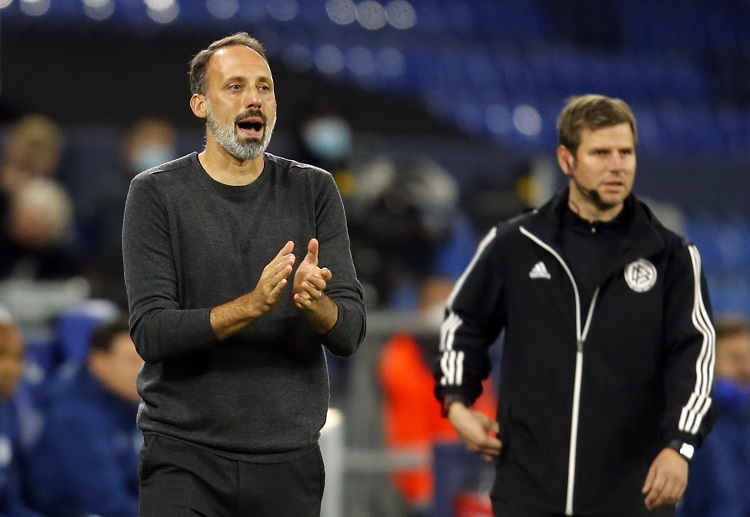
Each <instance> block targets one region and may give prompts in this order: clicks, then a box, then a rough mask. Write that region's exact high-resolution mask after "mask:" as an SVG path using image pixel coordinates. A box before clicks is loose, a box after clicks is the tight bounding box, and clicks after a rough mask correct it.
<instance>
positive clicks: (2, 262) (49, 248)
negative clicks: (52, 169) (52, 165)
mask: <svg viewBox="0 0 750 517" xmlns="http://www.w3.org/2000/svg"><path fill="white" fill-rule="evenodd" d="M73 219H74V207H73V202H72V201H71V199H70V196H69V195H68V194H67V192H66V191H65V189H63V188H62V187H61V186H60V185H59V184H58V183H57V182H55V181H53V180H52V179H50V178H47V177H36V178H33V179H31V180H29V181H26V182H24V183H23V184H22V185H21V186H19V187H18V188H17V190H16V191H14V193H13V195H12V197H11V198H10V204H9V206H8V213H7V217H6V219H5V221H4V222H5V225H4V227H3V228H0V279H2V280H7V279H24V280H62V279H69V278H72V277H75V276H77V275H79V274H80V273H81V266H80V263H79V260H78V257H77V254H76V252H75V250H74V247H73V245H72V233H73V224H74V223H73Z"/></svg>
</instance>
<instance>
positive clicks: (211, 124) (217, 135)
mask: <svg viewBox="0 0 750 517" xmlns="http://www.w3.org/2000/svg"><path fill="white" fill-rule="evenodd" d="M274 126H275V121H274V123H273V124H271V125H270V126H269V125H266V126H265V127H264V128H263V138H262V140H260V141H258V140H255V139H253V140H247V141H242V140H240V139H239V137H238V136H237V131H236V129H235V126H234V125H231V126H229V125H226V124H222V123H221V122H219V120H218V119H217V118H216V117H215V116H214V113H213V111H212V110H211V105H210V104H208V105H207V107H206V127H207V129H208V132H209V133H211V136H212V137H213V138H214V140H216V143H217V144H219V145H220V146H221V147H223V148H224V149H225V150H226V151H227V152H228V153H229V154H231V155H232V156H234V157H235V158H237V159H238V160H240V161H247V160H254V159H256V158H258V157H259V156H262V155H263V153H264V152H265V150H266V149H267V148H268V144H269V143H270V142H271V135H273V128H274Z"/></svg>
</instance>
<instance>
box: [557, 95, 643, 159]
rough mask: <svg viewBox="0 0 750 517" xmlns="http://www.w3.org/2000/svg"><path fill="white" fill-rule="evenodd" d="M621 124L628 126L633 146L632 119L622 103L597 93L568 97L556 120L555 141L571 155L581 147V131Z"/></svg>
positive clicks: (634, 132)
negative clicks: (556, 135)
mask: <svg viewBox="0 0 750 517" xmlns="http://www.w3.org/2000/svg"><path fill="white" fill-rule="evenodd" d="M622 123H628V124H630V128H631V129H632V130H633V143H634V144H637V143H638V128H637V126H636V123H635V116H634V115H633V112H632V111H631V109H630V106H628V105H627V104H626V103H625V101H623V100H622V99H616V98H612V97H607V96H605V95H597V94H586V95H580V96H577V97H570V98H569V99H568V100H567V102H566V104H565V107H564V108H563V110H562V112H561V113H560V116H559V117H558V118H557V134H558V139H559V140H558V142H559V144H560V145H562V146H564V147H565V148H567V149H568V150H569V151H571V152H572V153H573V154H575V152H576V151H577V150H578V146H579V145H581V132H582V131H583V130H584V129H590V130H592V131H593V130H596V129H601V128H603V127H610V126H616V125H618V124H622Z"/></svg>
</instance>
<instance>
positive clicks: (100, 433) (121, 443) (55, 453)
mask: <svg viewBox="0 0 750 517" xmlns="http://www.w3.org/2000/svg"><path fill="white" fill-rule="evenodd" d="M142 364H143V360H142V359H141V358H140V356H139V355H138V353H137V352H136V350H135V346H134V345H133V341H132V340H131V339H130V335H129V325H128V320H127V317H126V316H122V317H117V318H115V319H113V320H108V321H105V322H104V323H102V324H101V325H99V326H98V327H97V328H96V329H95V330H94V332H93V334H92V336H91V343H90V348H89V350H88V353H87V355H86V360H85V364H83V365H82V366H81V367H80V368H79V369H78V370H76V371H75V372H73V373H72V374H68V375H61V376H60V378H59V379H57V380H56V381H55V382H54V384H52V385H51V386H50V388H49V392H48V393H47V394H46V397H45V398H44V399H43V400H42V401H41V403H40V409H41V411H42V414H43V419H44V424H43V427H42V430H41V434H40V435H39V436H38V437H37V439H36V440H35V441H34V443H33V445H32V446H31V449H30V451H29V453H28V467H29V468H28V470H27V473H26V486H27V490H28V492H29V494H30V499H31V501H32V504H33V506H34V508H35V509H38V510H39V511H41V512H43V513H45V514H47V515H54V516H56V517H80V516H81V515H99V516H100V517H135V516H137V515H138V461H139V458H138V451H139V450H140V447H141V444H142V436H141V433H140V431H139V430H138V428H137V427H136V424H135V418H136V412H137V409H138V402H139V401H140V397H139V396H138V392H137V390H136V385H135V382H136V376H137V374H138V370H139V369H140V368H141V365H142Z"/></svg>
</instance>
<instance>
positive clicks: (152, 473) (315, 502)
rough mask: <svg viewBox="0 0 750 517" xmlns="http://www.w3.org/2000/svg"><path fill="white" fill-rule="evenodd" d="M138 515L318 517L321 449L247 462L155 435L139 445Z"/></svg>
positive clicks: (320, 493)
mask: <svg viewBox="0 0 750 517" xmlns="http://www.w3.org/2000/svg"><path fill="white" fill-rule="evenodd" d="M139 476H140V504H139V506H140V509H139V515H140V517H182V516H204V517H256V516H257V517H319V516H320V506H321V501H322V498H323V488H324V486H325V470H324V467H323V457H322V455H321V453H320V449H319V448H317V447H316V448H315V449H312V450H311V451H310V452H308V453H305V454H304V455H303V456H301V457H299V458H296V459H294V460H291V461H289V462H286V463H271V464H264V463H249V462H244V461H236V460H231V459H227V458H224V457H222V456H217V455H216V454H213V453H211V452H209V451H207V450H205V449H201V448H198V447H193V446H191V445H188V444H185V443H182V442H180V441H177V440H170V439H168V438H164V437H163V436H158V435H146V436H145V439H144V444H143V449H142V450H141V463H140V466H139Z"/></svg>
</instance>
